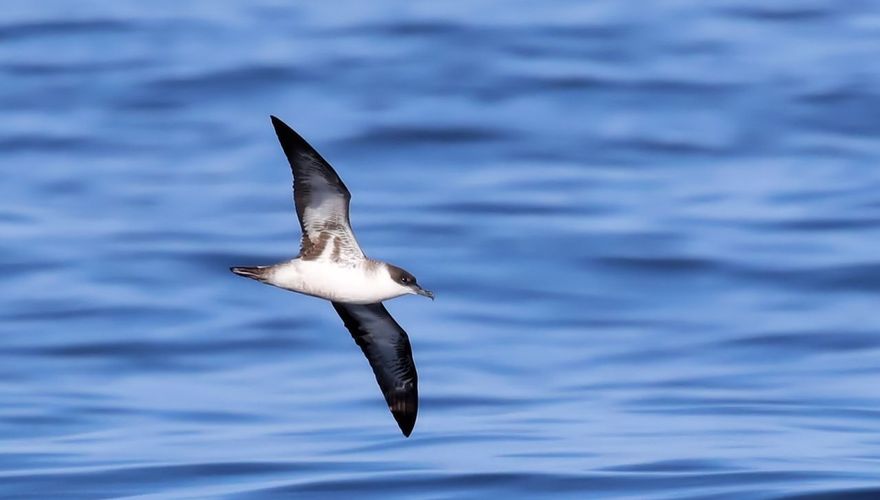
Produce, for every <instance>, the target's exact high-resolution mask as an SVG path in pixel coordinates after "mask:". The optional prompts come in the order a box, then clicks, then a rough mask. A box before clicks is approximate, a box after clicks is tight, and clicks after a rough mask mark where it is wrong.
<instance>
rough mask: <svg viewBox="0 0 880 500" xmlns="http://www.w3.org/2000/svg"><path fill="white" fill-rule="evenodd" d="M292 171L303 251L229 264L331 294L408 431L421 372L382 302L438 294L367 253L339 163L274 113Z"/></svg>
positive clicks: (287, 285)
mask: <svg viewBox="0 0 880 500" xmlns="http://www.w3.org/2000/svg"><path fill="white" fill-rule="evenodd" d="M272 125H274V126H275V133H276V134H277V135H278V140H279V141H280V142H281V148H282V149H283V150H284V154H285V155H286V156H287V160H288V162H290V167H291V170H293V200H294V204H295V205H296V215H297V217H299V224H300V227H301V228H302V240H301V242H300V252H299V255H298V256H297V257H295V258H294V259H292V260H288V261H285V262H281V263H278V264H274V265H271V266H257V267H233V268H230V270H231V271H232V272H233V273H235V274H237V275H239V276H244V277H247V278H251V279H255V280H257V281H261V282H263V283H266V284H267V285H272V286H277V287H279V288H284V289H285V290H290V291H292V292H299V293H303V294H306V295H312V296H314V297H320V298H322V299H326V300H329V301H330V302H331V303H332V304H333V308H334V309H336V312H337V313H338V314H339V316H340V317H342V322H343V323H344V324H345V327H346V328H347V329H348V331H349V332H351V336H352V337H354V341H355V342H356V343H357V345H359V346H360V348H361V350H363V351H364V355H365V356H366V357H367V360H368V361H369V362H370V366H371V367H372V368H373V373H374V374H375V375H376V381H377V382H379V388H381V389H382V394H384V395H385V401H386V402H387V403H388V408H389V409H390V410H391V414H392V415H393V416H394V419H395V420H396V421H397V425H399V426H400V430H401V431H402V432H403V435H404V436H407V437H409V435H410V433H411V432H412V429H413V426H415V423H416V413H417V411H418V406H419V392H418V377H417V376H416V367H415V364H414V363H413V358H412V349H411V347H410V344H409V338H408V337H407V335H406V332H405V331H403V328H401V327H400V325H398V324H397V321H394V318H392V317H391V315H390V314H389V313H388V311H387V310H386V309H385V306H383V305H382V301H383V300H388V299H393V298H395V297H400V296H401V295H407V294H418V295H423V296H425V297H429V298H431V299H433V298H434V294H433V293H432V292H429V291H428V290H425V289H424V288H422V287H421V286H419V284H418V283H417V282H416V278H415V276H413V275H412V274H410V273H408V272H406V271H405V270H403V269H401V268H399V267H397V266H394V265H391V264H388V263H387V262H382V261H379V260H373V259H370V258H368V257H367V256H366V255H364V252H363V251H362V250H361V247H360V246H359V245H358V242H357V240H356V239H355V237H354V232H353V231H352V229H351V221H350V219H349V216H348V211H349V203H350V201H351V193H349V191H348V189H347V188H346V187H345V184H343V183H342V179H340V178H339V175H338V174H337V173H336V171H334V170H333V167H331V166H330V164H329V163H327V161H325V160H324V158H322V157H321V155H320V154H318V152H317V151H315V150H314V148H312V147H311V146H310V145H309V144H308V143H307V142H306V141H305V140H304V139H303V138H302V137H300V136H299V134H297V133H296V132H294V131H293V129H291V128H290V127H288V126H287V124H285V123H284V122H282V121H281V120H279V119H278V118H276V117H275V116H272Z"/></svg>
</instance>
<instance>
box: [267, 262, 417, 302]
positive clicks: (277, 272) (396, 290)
mask: <svg viewBox="0 0 880 500" xmlns="http://www.w3.org/2000/svg"><path fill="white" fill-rule="evenodd" d="M371 264H374V263H370V262H369V261H367V260H364V261H361V262H360V263H357V264H352V265H340V264H338V263H335V262H332V261H327V260H302V259H294V260H292V261H290V262H286V263H284V264H280V265H278V266H276V267H275V269H274V270H273V272H272V274H271V276H270V277H269V280H268V282H269V283H270V284H272V285H275V286H277V287H281V288H285V289H287V290H291V291H294V292H299V293H304V294H306V295H313V296H315V297H320V298H322V299H327V300H331V301H334V302H346V303H350V304H372V303H375V302H381V301H383V300H388V299H391V298H394V297H399V296H400V295H404V294H405V293H406V291H405V290H402V289H401V288H400V287H398V286H397V285H396V284H395V283H394V282H393V281H392V280H391V279H390V278H389V277H388V275H387V272H386V271H385V270H384V269H383V268H382V267H381V266H376V265H371Z"/></svg>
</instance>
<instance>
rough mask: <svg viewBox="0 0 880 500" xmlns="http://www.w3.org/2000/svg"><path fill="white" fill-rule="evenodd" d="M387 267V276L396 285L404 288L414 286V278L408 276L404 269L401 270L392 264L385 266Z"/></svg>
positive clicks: (410, 275)
mask: <svg viewBox="0 0 880 500" xmlns="http://www.w3.org/2000/svg"><path fill="white" fill-rule="evenodd" d="M386 265H387V266H388V274H390V275H391V279H392V280H394V281H395V282H396V283H400V284H401V285H404V286H411V285H415V284H416V277H415V276H413V275H412V274H410V273H409V272H408V271H406V270H405V269H401V268H399V267H397V266H395V265H393V264H386Z"/></svg>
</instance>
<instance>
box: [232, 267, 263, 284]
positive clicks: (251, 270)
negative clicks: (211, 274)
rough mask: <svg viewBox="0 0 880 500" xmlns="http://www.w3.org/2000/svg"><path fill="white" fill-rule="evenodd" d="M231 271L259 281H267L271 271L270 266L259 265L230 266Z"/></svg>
mask: <svg viewBox="0 0 880 500" xmlns="http://www.w3.org/2000/svg"><path fill="white" fill-rule="evenodd" d="M229 270H230V271H232V272H233V273H235V274H237V275H239V276H244V277H245V278H250V279H252V280H257V281H266V279H267V278H268V276H267V275H268V273H269V266H257V267H230V268H229Z"/></svg>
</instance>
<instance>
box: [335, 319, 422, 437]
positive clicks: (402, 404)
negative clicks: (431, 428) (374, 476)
mask: <svg viewBox="0 0 880 500" xmlns="http://www.w3.org/2000/svg"><path fill="white" fill-rule="evenodd" d="M333 307H334V308H335V309H336V312H337V313H339V316H340V317H341V318H342V321H343V323H345V327H346V328H348V331H349V332H351V336H352V337H353V338H354V341H355V342H357V345H359V346H360V347H361V350H363V351H364V355H365V356H366V357H367V360H368V361H369V362H370V366H372V367H373V373H374V374H376V381H377V382H379V388H380V389H382V394H384V395H385V401H386V402H387V403H388V408H389V409H390V410H391V414H392V415H393V416H394V420H396V421H397V425H398V426H400V430H401V431H402V432H403V435H404V436H406V437H409V435H410V433H412V430H413V427H414V426H415V425H416V414H417V413H418V409H419V388H418V375H417V374H416V365H415V363H413V358H412V348H411V347H410V345H409V338H408V337H407V336H406V332H405V331H403V328H401V327H400V325H398V324H397V322H396V321H394V318H392V317H391V315H390V314H388V310H387V309H385V306H383V305H382V304H381V303H377V304H363V305H361V304H342V303H339V302H333Z"/></svg>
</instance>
